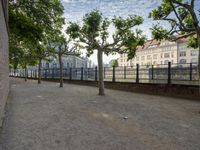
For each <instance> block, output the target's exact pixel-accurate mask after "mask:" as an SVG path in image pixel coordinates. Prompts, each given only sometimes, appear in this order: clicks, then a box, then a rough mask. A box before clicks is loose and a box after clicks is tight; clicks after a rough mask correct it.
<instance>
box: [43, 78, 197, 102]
mask: <svg viewBox="0 0 200 150" xmlns="http://www.w3.org/2000/svg"><path fill="white" fill-rule="evenodd" d="M43 80H44V81H51V82H59V79H43ZM64 82H65V83H70V84H78V85H86V86H96V87H97V86H98V82H97V81H80V80H64ZM104 83H105V88H108V89H114V90H120V91H128V92H136V93H144V94H152V95H160V96H167V97H176V98H183V99H190V100H200V93H199V87H198V86H193V85H178V84H171V85H168V84H150V83H140V84H136V83H130V82H129V83H128V82H109V81H105V82H104Z"/></svg>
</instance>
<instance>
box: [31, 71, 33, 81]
mask: <svg viewBox="0 0 200 150" xmlns="http://www.w3.org/2000/svg"><path fill="white" fill-rule="evenodd" d="M32 73H33V71H32V70H31V79H32V77H33V74H32Z"/></svg>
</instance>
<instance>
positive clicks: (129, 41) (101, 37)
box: [67, 10, 145, 95]
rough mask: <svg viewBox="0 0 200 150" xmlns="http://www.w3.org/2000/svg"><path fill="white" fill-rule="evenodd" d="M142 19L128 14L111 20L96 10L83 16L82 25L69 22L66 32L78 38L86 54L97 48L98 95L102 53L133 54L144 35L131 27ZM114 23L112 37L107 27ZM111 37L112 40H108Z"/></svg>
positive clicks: (101, 76)
mask: <svg viewBox="0 0 200 150" xmlns="http://www.w3.org/2000/svg"><path fill="white" fill-rule="evenodd" d="M142 22H143V19H142V18H141V17H139V16H129V17H128V18H126V19H123V18H121V17H114V18H113V19H112V21H109V20H108V19H107V18H104V17H103V16H102V13H100V12H99V11H98V10H94V11H92V12H90V13H88V14H86V15H85V16H84V18H83V25H82V26H79V25H78V24H77V23H72V22H71V23H70V25H69V27H68V28H67V33H69V35H70V36H71V37H72V38H77V37H78V38H79V42H80V43H83V45H84V47H85V49H86V50H87V55H88V56H90V55H91V54H93V52H94V50H97V58H98V75H99V76H98V77H99V95H104V94H105V93H104V78H103V54H104V53H105V54H106V55H109V54H111V53H124V52H126V53H128V58H129V59H131V58H133V57H134V55H135V51H136V48H137V46H139V45H143V43H144V41H145V37H144V36H142V32H141V31H140V30H136V31H135V32H133V30H132V27H135V26H137V25H140V24H142ZM111 23H112V25H114V27H115V33H114V34H113V35H112V37H111V36H110V35H109V31H108V28H109V27H110V25H111ZM109 38H112V42H109V41H110V40H109Z"/></svg>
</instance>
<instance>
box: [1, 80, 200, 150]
mask: <svg viewBox="0 0 200 150" xmlns="http://www.w3.org/2000/svg"><path fill="white" fill-rule="evenodd" d="M11 83H12V85H11V94H10V98H9V102H8V109H7V114H6V119H5V122H4V126H3V130H2V133H1V138H0V150H188V149H189V150H199V149H200V142H199V139H200V101H191V100H182V99H174V98H168V97H161V96H152V95H145V94H135V93H129V92H122V91H115V90H106V96H105V97H100V96H98V95H97V93H98V92H97V91H98V89H97V88H95V87H89V86H79V85H73V84H64V88H59V87H58V86H59V85H58V83H51V82H42V84H41V85H38V84H37V82H36V81H28V82H27V83H25V82H24V80H23V79H12V81H11Z"/></svg>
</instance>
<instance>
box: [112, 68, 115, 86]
mask: <svg viewBox="0 0 200 150" xmlns="http://www.w3.org/2000/svg"><path fill="white" fill-rule="evenodd" d="M112 82H115V66H113V77H112Z"/></svg>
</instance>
